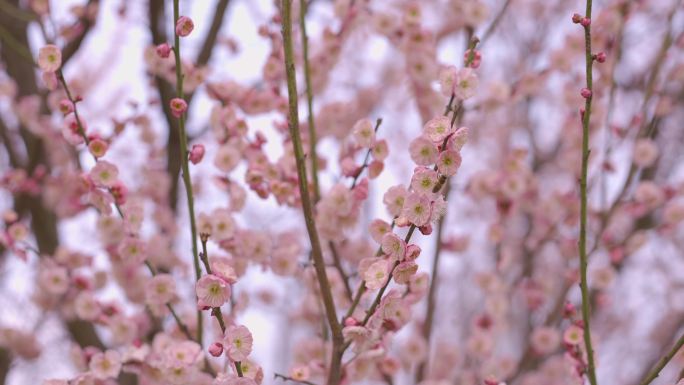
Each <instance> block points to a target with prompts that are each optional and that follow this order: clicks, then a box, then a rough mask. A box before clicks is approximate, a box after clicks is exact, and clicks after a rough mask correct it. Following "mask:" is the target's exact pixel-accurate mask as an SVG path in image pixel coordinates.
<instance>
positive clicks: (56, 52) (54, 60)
mask: <svg viewBox="0 0 684 385" xmlns="http://www.w3.org/2000/svg"><path fill="white" fill-rule="evenodd" d="M61 66H62V51H60V49H59V48H58V47H57V46H56V45H54V44H48V45H46V46H43V47H42V48H41V49H40V50H39V51H38V67H40V69H41V70H43V71H45V72H55V71H57V70H58V69H59V67H61Z"/></svg>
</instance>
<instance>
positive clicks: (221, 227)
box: [210, 209, 235, 241]
mask: <svg viewBox="0 0 684 385" xmlns="http://www.w3.org/2000/svg"><path fill="white" fill-rule="evenodd" d="M210 220H211V230H212V231H211V236H212V237H213V238H214V239H215V240H216V241H223V240H226V239H230V238H232V237H233V236H234V235H235V221H234V220H233V216H232V213H231V212H230V210H228V209H216V210H214V212H213V213H212V214H211V219H210Z"/></svg>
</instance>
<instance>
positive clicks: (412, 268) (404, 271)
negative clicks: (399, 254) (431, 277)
mask: <svg viewBox="0 0 684 385" xmlns="http://www.w3.org/2000/svg"><path fill="white" fill-rule="evenodd" d="M417 271H418V265H417V264H416V263H415V262H413V261H412V260H411V261H404V262H401V263H400V264H398V265H397V267H395V268H394V272H393V273H392V276H393V277H394V281H395V282H396V283H398V284H400V285H405V284H407V283H409V281H410V280H411V277H413V275H414V274H416V272H417Z"/></svg>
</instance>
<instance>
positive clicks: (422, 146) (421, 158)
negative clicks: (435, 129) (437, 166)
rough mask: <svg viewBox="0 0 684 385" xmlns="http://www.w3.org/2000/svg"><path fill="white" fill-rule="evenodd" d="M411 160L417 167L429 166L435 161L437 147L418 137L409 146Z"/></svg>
mask: <svg viewBox="0 0 684 385" xmlns="http://www.w3.org/2000/svg"><path fill="white" fill-rule="evenodd" d="M409 153H410V154H411V159H412V160H413V161H414V162H416V164H417V165H419V166H429V165H431V164H433V163H435V161H436V160H437V147H435V145H434V143H432V141H430V140H429V139H428V138H426V137H425V136H419V137H417V138H415V139H413V140H412V141H411V144H409Z"/></svg>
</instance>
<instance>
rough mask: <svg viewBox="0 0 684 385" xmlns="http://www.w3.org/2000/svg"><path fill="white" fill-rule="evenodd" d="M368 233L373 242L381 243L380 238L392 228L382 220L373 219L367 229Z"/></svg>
mask: <svg viewBox="0 0 684 385" xmlns="http://www.w3.org/2000/svg"><path fill="white" fill-rule="evenodd" d="M368 231H369V233H370V236H371V238H373V240H374V241H375V242H378V243H381V242H382V237H383V236H384V235H385V234H387V233H389V232H390V231H392V227H391V226H390V224H389V223H387V222H385V221H383V220H382V219H375V220H373V222H371V224H370V226H369V227H368Z"/></svg>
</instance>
